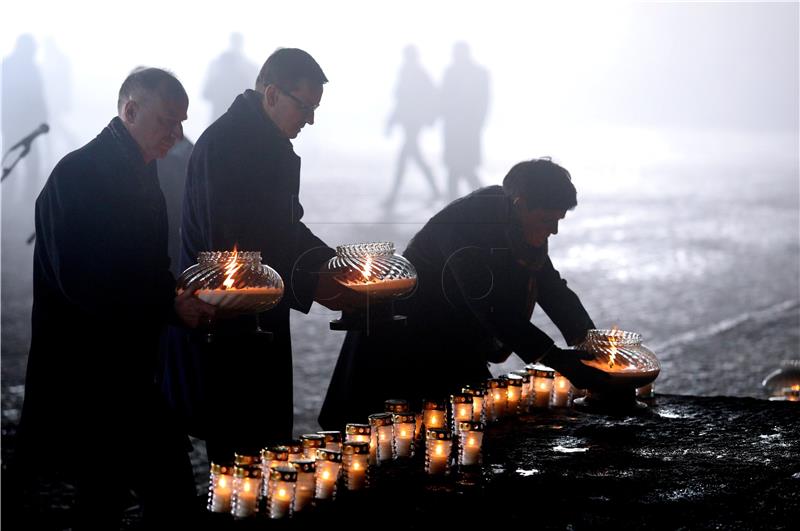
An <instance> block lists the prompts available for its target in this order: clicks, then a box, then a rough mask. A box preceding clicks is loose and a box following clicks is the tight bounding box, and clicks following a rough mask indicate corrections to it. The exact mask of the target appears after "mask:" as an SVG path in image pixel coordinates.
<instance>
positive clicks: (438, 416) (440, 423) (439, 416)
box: [423, 409, 445, 429]
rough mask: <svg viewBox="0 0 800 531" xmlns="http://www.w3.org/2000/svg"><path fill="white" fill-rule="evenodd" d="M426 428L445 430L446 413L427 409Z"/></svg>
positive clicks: (425, 414)
mask: <svg viewBox="0 0 800 531" xmlns="http://www.w3.org/2000/svg"><path fill="white" fill-rule="evenodd" d="M423 422H424V423H425V428H426V429H428V428H444V422H445V413H444V411H439V410H438V409H426V410H425V412H424V413H423Z"/></svg>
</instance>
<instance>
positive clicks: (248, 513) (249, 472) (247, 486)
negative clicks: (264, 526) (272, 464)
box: [231, 465, 261, 520]
mask: <svg viewBox="0 0 800 531" xmlns="http://www.w3.org/2000/svg"><path fill="white" fill-rule="evenodd" d="M260 484H261V469H260V468H259V467H258V465H234V466H233V489H232V492H231V514H232V515H233V517H234V519H237V520H242V519H245V518H252V517H254V516H255V515H256V513H257V512H258V495H259V491H260Z"/></svg>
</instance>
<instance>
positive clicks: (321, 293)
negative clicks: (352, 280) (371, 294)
mask: <svg viewBox="0 0 800 531" xmlns="http://www.w3.org/2000/svg"><path fill="white" fill-rule="evenodd" d="M333 277H334V275H332V274H331V273H330V272H327V271H326V272H320V274H319V282H318V283H317V291H316V292H315V293H314V300H315V301H316V302H318V303H320V304H321V305H323V306H325V307H326V308H328V309H330V310H345V311H349V310H354V309H356V308H359V307H363V306H364V304H365V302H366V297H367V296H366V295H365V294H363V293H358V292H357V291H354V290H352V289H350V288H348V287H347V286H345V285H343V284H342V283H340V282H338V281H337V280H335V279H334V278H333Z"/></svg>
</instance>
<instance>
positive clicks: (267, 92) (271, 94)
mask: <svg viewBox="0 0 800 531" xmlns="http://www.w3.org/2000/svg"><path fill="white" fill-rule="evenodd" d="M277 97H278V87H276V86H275V85H267V88H265V89H264V100H265V101H266V103H267V105H269V106H270V107H272V106H274V105H275V99H276V98H277Z"/></svg>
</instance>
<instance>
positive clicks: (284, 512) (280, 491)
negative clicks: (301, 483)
mask: <svg viewBox="0 0 800 531" xmlns="http://www.w3.org/2000/svg"><path fill="white" fill-rule="evenodd" d="M291 506H292V494H291V491H290V489H289V488H287V487H285V486H282V485H279V486H277V487H276V488H275V492H274V493H273V494H272V504H271V505H270V510H269V517H270V518H285V517H287V516H289V509H290V508H291Z"/></svg>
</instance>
